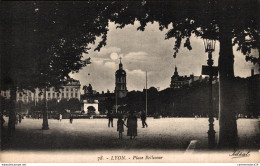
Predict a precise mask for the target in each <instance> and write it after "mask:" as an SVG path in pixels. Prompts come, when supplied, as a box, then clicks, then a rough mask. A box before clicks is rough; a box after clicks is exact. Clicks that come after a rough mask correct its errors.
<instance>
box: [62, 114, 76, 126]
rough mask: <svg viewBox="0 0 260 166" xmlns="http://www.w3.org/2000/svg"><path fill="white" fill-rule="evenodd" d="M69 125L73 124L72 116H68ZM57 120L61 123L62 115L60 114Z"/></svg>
mask: <svg viewBox="0 0 260 166" xmlns="http://www.w3.org/2000/svg"><path fill="white" fill-rule="evenodd" d="M69 119H70V123H71V124H72V122H73V115H72V114H70V118H69ZM58 120H59V121H60V122H61V120H62V114H60V115H59V118H58Z"/></svg>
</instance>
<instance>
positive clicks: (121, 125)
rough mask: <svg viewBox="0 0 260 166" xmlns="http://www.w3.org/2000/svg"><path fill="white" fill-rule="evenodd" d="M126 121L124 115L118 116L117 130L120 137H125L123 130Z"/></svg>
mask: <svg viewBox="0 0 260 166" xmlns="http://www.w3.org/2000/svg"><path fill="white" fill-rule="evenodd" d="M124 125H125V123H124V121H123V117H122V116H118V120H117V131H118V132H119V139H123V132H124Z"/></svg>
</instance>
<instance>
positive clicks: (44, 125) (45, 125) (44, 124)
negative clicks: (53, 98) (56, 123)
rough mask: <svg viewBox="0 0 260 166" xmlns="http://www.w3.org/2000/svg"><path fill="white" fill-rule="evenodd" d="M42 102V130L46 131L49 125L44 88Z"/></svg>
mask: <svg viewBox="0 0 260 166" xmlns="http://www.w3.org/2000/svg"><path fill="white" fill-rule="evenodd" d="M44 102H45V106H44V107H43V113H42V120H43V122H42V129H43V130H48V129H49V124H48V110H47V109H48V108H47V95H46V88H45V89H44Z"/></svg>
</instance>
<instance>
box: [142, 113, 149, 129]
mask: <svg viewBox="0 0 260 166" xmlns="http://www.w3.org/2000/svg"><path fill="white" fill-rule="evenodd" d="M141 120H142V125H143V128H145V126H146V127H148V125H147V123H146V114H145V112H144V111H142V113H141Z"/></svg>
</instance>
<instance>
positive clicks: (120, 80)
mask: <svg viewBox="0 0 260 166" xmlns="http://www.w3.org/2000/svg"><path fill="white" fill-rule="evenodd" d="M116 80H117V81H116V82H126V78H125V77H121V78H116Z"/></svg>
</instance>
